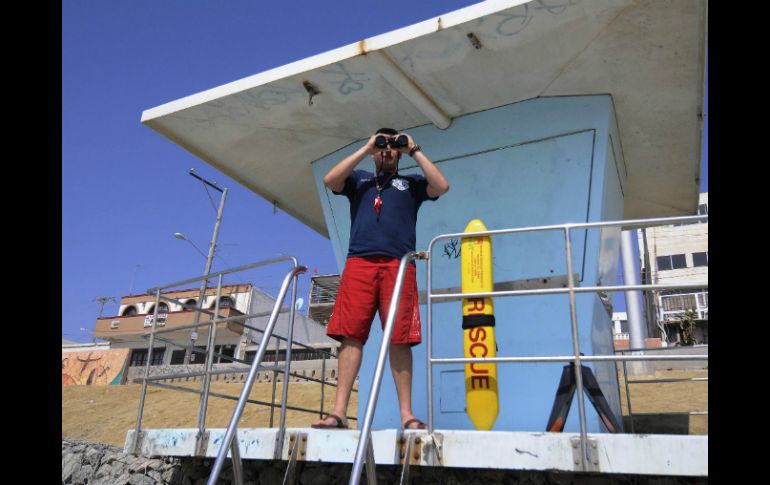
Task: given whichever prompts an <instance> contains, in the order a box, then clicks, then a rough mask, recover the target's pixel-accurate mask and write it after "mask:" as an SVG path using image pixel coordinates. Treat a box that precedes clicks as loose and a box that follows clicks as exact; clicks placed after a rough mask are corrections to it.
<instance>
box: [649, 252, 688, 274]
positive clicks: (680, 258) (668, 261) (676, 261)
mask: <svg viewBox="0 0 770 485" xmlns="http://www.w3.org/2000/svg"><path fill="white" fill-rule="evenodd" d="M655 260H656V261H657V263H658V271H665V270H669V269H681V268H686V267H687V258H685V256H684V254H672V255H669V256H658V257H657V258H655Z"/></svg>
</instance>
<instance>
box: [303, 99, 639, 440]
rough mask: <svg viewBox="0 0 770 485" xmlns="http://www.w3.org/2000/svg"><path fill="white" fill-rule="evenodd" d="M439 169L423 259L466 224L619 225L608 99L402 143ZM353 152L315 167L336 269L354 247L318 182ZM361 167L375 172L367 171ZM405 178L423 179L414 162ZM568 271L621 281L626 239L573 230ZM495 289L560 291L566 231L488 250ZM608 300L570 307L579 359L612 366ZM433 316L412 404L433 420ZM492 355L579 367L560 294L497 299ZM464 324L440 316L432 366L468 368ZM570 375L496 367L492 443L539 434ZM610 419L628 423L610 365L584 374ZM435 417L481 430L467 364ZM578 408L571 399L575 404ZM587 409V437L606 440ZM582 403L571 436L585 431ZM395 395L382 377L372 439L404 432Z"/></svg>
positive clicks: (533, 367)
mask: <svg viewBox="0 0 770 485" xmlns="http://www.w3.org/2000/svg"><path fill="white" fill-rule="evenodd" d="M406 131H407V132H408V133H410V134H411V135H412V136H413V137H414V138H415V140H416V141H417V142H418V143H420V144H421V145H422V147H423V150H424V151H425V153H426V154H427V155H428V156H429V157H430V159H431V160H433V161H434V163H435V164H436V165H437V166H438V167H439V168H440V170H441V171H442V172H443V173H444V175H445V176H446V178H447V180H448V181H449V183H450V186H451V189H450V191H449V192H448V193H447V194H445V195H444V196H442V197H441V198H439V200H438V201H436V202H430V201H428V202H425V203H424V204H423V205H422V208H421V209H420V212H419V217H418V223H417V250H418V251H421V250H425V249H427V246H428V244H429V243H430V241H431V240H432V239H433V238H434V237H436V236H437V235H439V234H446V233H456V232H462V231H463V230H464V229H465V226H466V225H467V223H468V222H469V221H470V220H471V219H481V220H482V221H483V222H484V224H485V225H486V226H487V228H488V229H490V230H494V229H505V228H518V227H528V226H543V225H553V224H564V223H581V222H597V221H607V220H619V219H622V215H623V198H624V190H625V185H626V184H625V180H626V176H627V172H626V169H625V164H624V162H623V158H622V152H621V147H620V142H619V136H618V132H617V124H616V121H615V115H614V108H613V103H612V99H611V97H610V96H607V95H597V96H574V97H572V96H569V97H552V98H537V99H532V100H528V101H523V102H519V103H515V104H511V105H507V106H502V107H499V108H495V109H490V110H487V111H482V112H478V113H474V114H470V115H466V116H463V117H459V118H456V119H455V120H454V121H453V123H452V125H451V126H450V127H449V128H448V129H447V130H439V129H437V128H436V127H435V126H433V125H424V126H420V127H416V128H412V129H409V130H406ZM361 143H363V140H362V141H359V142H356V143H354V144H351V145H349V146H347V147H345V148H343V149H341V150H339V151H337V152H335V153H332V154H330V155H328V156H326V157H324V158H322V159H319V160H317V161H315V162H314V163H313V173H314V176H315V180H316V184H317V187H318V192H319V194H321V202H322V205H323V210H324V216H325V218H326V224H327V227H328V230H329V235H330V239H331V242H332V246H333V249H334V253H335V256H336V258H337V262H338V265H339V268H340V270H341V271H342V269H343V267H344V263H345V256H346V253H347V247H348V238H349V234H350V210H349V204H348V201H347V198H346V197H344V196H336V195H334V194H332V193H331V191H329V190H328V189H326V188H325V187H324V186H323V182H322V178H323V176H324V175H325V174H326V172H328V170H329V169H331V168H332V167H333V166H334V165H335V164H336V163H337V162H339V161H340V160H342V159H343V158H344V157H345V156H347V155H348V154H350V153H352V152H354V151H355V150H356V149H358V148H359V147H360V146H361ZM358 168H360V169H364V170H369V171H374V162H373V161H371V159H369V160H364V161H363V162H361V164H359V166H358ZM399 169H400V172H401V173H420V169H419V167H418V166H417V165H416V162H414V161H413V160H412V159H411V158H409V157H406V156H405V157H403V158H402V160H401V162H400V167H399ZM571 241H572V254H573V272H574V274H575V275H576V281H577V282H578V283H577V284H579V285H582V286H593V285H604V286H608V285H613V284H615V282H616V274H617V261H618V254H619V248H620V230H619V229H617V228H614V229H591V230H588V231H586V230H575V231H572V234H571ZM459 243H460V241H459V240H454V241H453V240H441V241H439V242H438V243H437V244H436V245H435V246H434V247H433V252H432V263H431V264H432V268H433V275H432V277H433V287H434V291H435V289H440V288H459V287H460V258H459V249H460V244H459ZM492 253H493V272H494V281H495V283H501V282H517V281H521V280H528V279H535V278H536V279H539V280H540V281H543V280H545V281H546V282H548V283H549V284H550V285H553V284H554V282H555V281H563V280H565V278H566V274H567V269H566V267H567V266H566V256H565V243H564V233H563V231H548V232H535V233H523V234H515V235H503V236H495V237H493V238H492ZM426 270H427V265H426V263H425V262H422V261H418V262H417V278H418V280H417V281H418V286H419V287H420V290H421V291H424V290H425V289H426V281H427V279H426V278H427V277H426ZM613 297H614V295H613V294H608V295H606V297H604V300H605V302H604V303H603V301H602V298H601V297H600V296H597V295H596V294H578V295H576V309H577V320H578V326H579V339H580V349H581V351H582V352H583V353H584V354H585V355H600V354H612V350H613V346H612V331H611V323H612V321H611V310H608V305H611V301H612V299H613ZM425 310H426V306H425V305H424V304H423V305H421V308H420V314H421V317H422V322H423V343H422V344H421V345H419V346H416V347H414V348H413V358H414V376H413V396H412V403H413V409H414V412H415V414H416V415H417V416H418V417H421V418H423V419H426V416H427V406H428V403H427V400H428V399H427V379H426V374H427V364H426V362H427V354H426V348H427V346H426V341H425V340H426V338H427V331H426V328H425V326H426V324H427V320H426V311H425ZM495 316H496V320H497V325H496V327H495V333H496V341H497V347H498V351H497V355H498V356H543V355H571V354H572V353H573V350H572V334H571V326H570V312H569V299H568V295H567V294H563V295H541V296H515V297H506V298H496V299H495ZM461 320H462V311H461V304H460V302H459V301H452V302H441V303H435V304H434V305H433V326H432V329H433V355H434V357H462V356H463V334H462V329H461ZM381 341H382V330H381V327H380V322H379V318H375V322H374V324H373V328H372V332H371V335H370V338H369V341H368V342H367V345H366V348H365V350H364V359H363V362H362V365H361V372H360V383H359V408H358V414H359V416H363V414H364V409H365V406H366V400H367V397H368V393H369V391H370V389H371V380H372V376H373V374H374V368H375V366H376V359H377V350H376V349H377V348H379V345H380V343H381ZM563 365H564V364H563V363H561V364H560V363H533V364H530V363H527V364H522V363H514V364H498V367H497V372H498V379H499V380H498V382H499V401H500V413H499V416H498V418H497V421H496V423H495V425H494V428H493V429H494V430H509V431H544V430H545V427H546V423H547V421H548V417H549V414H550V411H551V406H552V405H553V401H554V397H555V395H556V388H557V385H558V382H559V378H560V376H561V372H562V367H563ZM590 367H591V368H592V369H593V371H594V374H595V375H596V377H597V379H598V381H599V383H600V386H601V388H602V391H603V393H604V395H605V397H606V398H607V400H608V401H609V403H610V406H611V408H612V410H613V412H614V413H615V414H616V416H618V417H620V401H619V391H618V379H617V372H616V371H615V364H614V363H601V364H590ZM433 387H434V389H433V399H434V402H433V406H434V420H435V426H436V427H437V428H439V429H441V428H444V429H473V425H472V423H471V422H470V420H469V419H468V417H467V414H466V412H465V386H464V373H463V366H462V365H435V366H434V367H433ZM576 397H577V396H576ZM585 403H586V418H587V425H588V431H589V432H602V431H605V429H604V426H603V424H602V423H601V421H600V420H599V418H598V416H597V414H596V412H595V411H594V410H593V407H592V406H591V405H590V402H589V401H588V400H586V401H585ZM577 409H578V406H577V402H576V401H574V400H573V404H572V408H571V410H570V414H569V417H568V420H567V423H566V425H565V431H578V429H579V425H578V416H577ZM400 424H401V423H400V417H399V407H398V401H397V398H396V391H395V386H394V384H393V380H392V378H391V376H390V372H389V371H386V373H385V375H384V378H383V385H382V388H381V391H380V396H379V400H378V404H377V411H376V414H375V419H374V428H375V429H378V428H394V427H399V426H400Z"/></svg>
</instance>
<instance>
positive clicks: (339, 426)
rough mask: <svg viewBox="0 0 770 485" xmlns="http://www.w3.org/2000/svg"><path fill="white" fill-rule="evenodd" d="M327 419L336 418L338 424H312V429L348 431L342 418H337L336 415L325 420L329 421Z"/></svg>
mask: <svg viewBox="0 0 770 485" xmlns="http://www.w3.org/2000/svg"><path fill="white" fill-rule="evenodd" d="M327 418H334V420H335V421H336V422H337V424H334V425H328V424H311V425H310V427H311V428H315V429H348V427H347V426H346V425H345V424H343V422H342V418H340V417H339V416H336V415H334V414H328V415H327V416H326V418H324V419H327Z"/></svg>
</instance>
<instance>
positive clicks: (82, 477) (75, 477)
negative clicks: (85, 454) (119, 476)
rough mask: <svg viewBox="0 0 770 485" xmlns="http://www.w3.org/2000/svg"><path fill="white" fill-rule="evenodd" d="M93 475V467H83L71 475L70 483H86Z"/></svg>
mask: <svg viewBox="0 0 770 485" xmlns="http://www.w3.org/2000/svg"><path fill="white" fill-rule="evenodd" d="M93 473H94V467H92V466H91V465H83V466H82V467H80V469H78V470H76V471H75V473H73V474H72V483H86V480H88V479H89V478H91V475H93Z"/></svg>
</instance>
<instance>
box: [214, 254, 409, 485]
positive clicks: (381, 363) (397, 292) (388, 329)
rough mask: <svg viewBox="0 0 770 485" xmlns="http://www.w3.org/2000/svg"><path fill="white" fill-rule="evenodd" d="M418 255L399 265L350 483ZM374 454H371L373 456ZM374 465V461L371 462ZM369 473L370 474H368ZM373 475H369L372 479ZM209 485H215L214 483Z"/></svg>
mask: <svg viewBox="0 0 770 485" xmlns="http://www.w3.org/2000/svg"><path fill="white" fill-rule="evenodd" d="M417 255H418V253H417V252H415V251H410V252H408V253H406V254H405V255H404V256H403V257H402V258H401V263H400V264H399V266H398V273H397V275H396V284H395V286H394V287H393V294H392V296H391V298H390V306H389V307H388V318H387V321H386V323H385V328H384V329H383V331H382V344H381V345H380V353H379V355H378V357H377V366H376V367H375V370H374V378H373V381H372V389H371V390H370V391H369V398H368V400H367V401H366V411H365V412H364V419H363V423H362V425H361V437H360V438H359V440H358V446H357V447H356V456H355V459H354V460H353V470H352V472H351V474H350V482H349V483H350V485H358V483H359V481H360V480H361V472H362V471H363V465H364V457H365V455H366V454H367V453H366V451H367V447H368V446H369V442H370V441H371V439H372V436H371V433H372V420H373V419H374V410H375V408H376V407H377V396H378V395H379V394H380V385H381V384H382V374H383V371H384V368H385V359H386V358H387V357H388V348H389V347H390V336H391V334H392V333H393V323H394V322H395V320H396V313H397V310H398V304H399V302H400V300H401V288H402V286H403V284H404V273H405V272H406V267H407V264H408V263H409V262H410V261H411V260H412V259H414V258H415V257H416V256H417ZM371 455H372V454H370V456H371ZM371 465H373V463H372V464H371ZM367 475H368V474H367ZM371 478H372V477H369V479H370V480H371ZM209 485H214V484H213V483H211V484H209Z"/></svg>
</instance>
